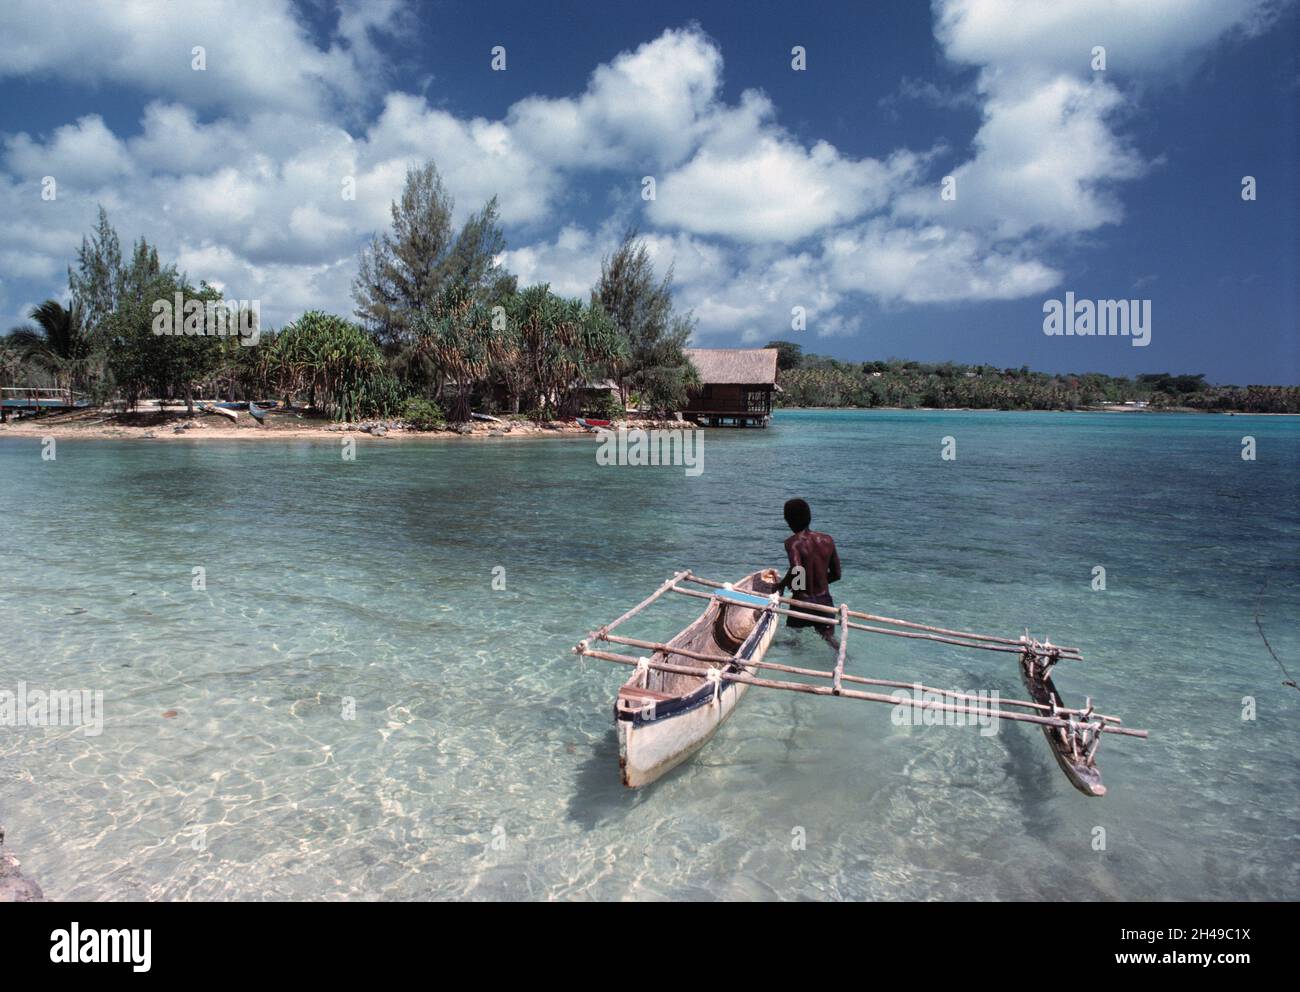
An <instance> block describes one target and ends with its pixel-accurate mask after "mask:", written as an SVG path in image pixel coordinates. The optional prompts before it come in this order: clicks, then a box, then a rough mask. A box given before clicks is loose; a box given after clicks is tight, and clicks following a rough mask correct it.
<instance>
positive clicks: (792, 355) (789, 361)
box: [766, 341, 803, 372]
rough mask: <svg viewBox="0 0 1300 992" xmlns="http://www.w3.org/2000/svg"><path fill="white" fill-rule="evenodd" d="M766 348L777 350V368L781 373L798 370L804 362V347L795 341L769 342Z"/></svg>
mask: <svg viewBox="0 0 1300 992" xmlns="http://www.w3.org/2000/svg"><path fill="white" fill-rule="evenodd" d="M766 347H768V348H775V349H776V368H777V371H779V372H785V371H787V370H788V369H797V368H798V367H799V365H800V363H801V362H802V361H803V345H800V344H795V343H794V342H793V341H769V342H768V343H767V345H766Z"/></svg>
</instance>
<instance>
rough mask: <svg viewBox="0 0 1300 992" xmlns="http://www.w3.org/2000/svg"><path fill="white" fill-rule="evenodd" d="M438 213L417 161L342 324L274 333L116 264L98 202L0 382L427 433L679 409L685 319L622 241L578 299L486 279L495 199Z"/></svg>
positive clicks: (115, 245) (432, 175)
mask: <svg viewBox="0 0 1300 992" xmlns="http://www.w3.org/2000/svg"><path fill="white" fill-rule="evenodd" d="M453 214H454V204H453V202H452V198H451V196H450V195H449V194H448V193H447V191H446V190H445V188H444V187H443V184H442V180H441V178H440V176H439V174H438V170H437V167H436V166H435V165H434V164H433V163H432V162H428V163H426V164H425V165H423V166H422V167H419V168H413V169H410V170H408V172H407V175H406V183H405V185H404V187H403V190H402V196H401V199H400V201H398V202H395V203H393V205H392V219H393V223H392V229H391V231H389V232H379V233H377V234H376V236H375V237H374V238H373V239H372V240H371V241H370V243H369V244H368V245H366V246H365V247H364V248H363V249H362V251H361V255H360V258H359V259H358V265H357V277H356V279H355V280H354V282H353V286H352V297H353V301H354V302H355V303H356V309H355V310H354V315H355V317H356V318H357V319H356V320H353V319H352V318H351V317H350V316H343V315H338V314H331V313H325V312H323V311H319V310H309V311H307V312H306V313H303V314H301V315H300V316H299V317H298V319H297V320H295V321H293V322H292V323H290V324H288V325H287V326H285V327H281V328H279V329H278V330H272V329H268V328H264V327H261V326H260V325H259V323H258V318H259V315H260V312H261V303H262V301H261V300H232V299H231V298H230V295H228V294H225V293H223V292H222V291H221V288H220V287H217V286H214V285H211V284H209V283H207V282H205V281H203V280H201V279H200V280H197V281H196V280H194V279H191V278H190V277H189V276H188V275H187V274H186V273H183V272H181V271H179V270H178V268H177V266H176V265H175V264H174V263H170V264H169V263H167V262H165V261H163V260H162V259H161V258H160V257H159V253H158V249H157V248H156V247H155V246H154V245H151V244H149V243H148V242H147V241H146V240H145V239H144V238H143V237H141V238H140V239H139V241H138V242H136V244H135V246H134V249H133V250H128V251H127V253H126V254H123V251H122V245H121V241H120V239H119V238H118V234H117V231H116V230H115V229H114V228H113V226H112V224H110V223H109V219H108V214H107V212H106V211H105V210H104V209H103V208H102V207H101V208H100V211H99V217H98V222H97V224H96V227H95V230H94V231H93V232H92V234H91V235H90V236H89V237H88V238H83V239H82V244H81V249H80V250H79V251H78V252H77V258H76V260H75V262H74V264H73V265H72V266H70V267H69V269H68V294H67V303H66V305H65V303H64V302H63V301H61V300H57V299H50V300H47V301H45V302H44V303H42V304H40V305H39V306H36V307H34V308H33V309H32V310H31V312H30V319H31V321H32V323H31V324H30V325H22V326H19V327H16V328H14V329H13V330H12V331H11V332H10V333H9V334H5V335H0V387H7V386H15V387H46V386H55V387H58V388H60V389H68V390H71V391H72V392H73V393H76V394H78V395H80V396H84V397H87V398H89V399H90V400H91V401H92V402H97V403H104V402H113V403H117V404H121V405H122V406H123V408H125V409H128V410H131V409H135V408H136V407H137V406H138V405H139V404H140V403H141V401H142V400H144V399H147V398H159V399H173V400H184V401H185V402H186V403H187V405H188V406H189V407H190V410H191V411H193V410H194V408H195V401H196V399H199V398H204V397H207V398H214V399H215V398H226V399H253V400H260V399H265V398H282V399H283V400H284V403H285V405H286V406H287V405H291V404H298V403H303V404H305V405H306V406H307V407H309V408H310V409H313V410H316V411H318V412H319V413H321V414H323V415H325V416H329V417H332V418H334V419H336V420H356V419H361V418H366V417H389V416H399V415H400V416H403V417H404V418H405V419H407V420H408V421H411V422H419V423H427V424H436V423H439V422H440V421H441V420H442V418H443V416H444V415H445V416H446V419H449V420H453V421H465V420H468V419H469V418H470V414H471V413H472V412H476V411H477V412H489V413H504V414H520V413H522V414H525V415H527V416H529V417H532V418H534V419H536V420H548V419H551V418H553V417H557V416H572V415H575V414H577V413H580V412H586V413H588V414H589V415H596V416H599V417H603V418H613V417H621V416H622V415H623V413H624V410H625V408H626V407H627V406H628V405H629V404H630V405H633V406H635V407H636V408H637V409H638V410H640V411H643V412H646V413H653V414H659V415H663V414H666V413H668V412H671V411H673V410H677V409H680V408H681V407H682V405H683V404H684V403H685V402H686V397H687V394H688V390H689V389H690V388H691V387H692V386H694V385H696V384H698V382H699V373H698V371H697V370H696V369H695V367H694V366H693V365H692V364H691V363H690V360H689V359H688V358H687V356H686V353H685V350H684V348H685V345H686V343H687V341H688V340H689V339H690V336H691V332H692V330H693V328H694V326H695V319H694V317H693V316H692V315H691V314H690V313H683V312H679V311H678V310H676V308H675V307H674V305H673V299H672V292H671V285H670V284H671V274H666V275H664V276H663V278H660V277H659V276H657V275H656V273H655V271H654V266H653V264H652V261H651V258H650V254H649V250H648V249H647V247H646V244H645V241H644V239H642V238H640V237H638V236H637V234H636V231H635V230H629V231H627V232H626V234H625V235H624V237H623V241H622V243H621V244H620V245H619V246H618V247H617V248H616V249H615V250H614V251H613V252H612V253H611V254H610V255H607V256H605V257H604V258H602V259H601V265H600V276H599V278H598V279H597V281H596V283H595V285H594V286H593V287H592V288H591V292H590V294H589V295H587V297H586V298H585V299H583V298H571V297H566V296H563V295H560V294H557V293H555V292H553V291H552V290H551V288H550V286H549V285H548V284H546V283H540V284H537V285H533V286H519V285H518V281H517V279H516V278H515V276H514V275H512V274H511V273H509V272H507V271H505V269H504V268H502V264H501V260H502V258H503V257H504V255H505V249H506V241H505V235H504V233H503V231H502V228H501V223H500V220H499V218H498V216H497V205H496V199H495V198H493V199H491V200H489V201H488V202H487V203H486V204H484V206H483V208H482V209H481V210H479V211H478V212H477V213H474V214H471V215H470V217H469V219H468V220H467V221H465V223H464V226H463V227H461V228H460V230H459V232H458V231H457V230H456V229H455V228H454V227H453V225H452V216H453ZM232 327H237V328H238V333H237V334H235V333H234V331H232V330H231V328H232ZM610 383H612V384H613V388H611V387H610V385H609V384H610ZM589 384H593V385H594V386H595V387H596V388H595V389H592V388H589ZM593 394H594V395H593Z"/></svg>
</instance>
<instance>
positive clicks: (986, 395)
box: [768, 341, 1300, 413]
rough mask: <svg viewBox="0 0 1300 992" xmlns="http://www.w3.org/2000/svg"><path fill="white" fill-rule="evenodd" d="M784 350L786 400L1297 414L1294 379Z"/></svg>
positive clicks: (782, 345) (787, 345)
mask: <svg viewBox="0 0 1300 992" xmlns="http://www.w3.org/2000/svg"><path fill="white" fill-rule="evenodd" d="M768 347H769V348H776V349H778V351H779V352H780V357H779V359H778V372H777V382H778V384H779V385H780V387H781V392H780V393H779V394H778V395H777V404H778V405H779V406H787V407H805V406H828V407H877V406H885V407H935V408H944V407H968V408H973V409H985V410H1081V409H1087V408H1089V407H1097V406H1101V405H1103V404H1107V403H1128V402H1131V401H1133V402H1145V403H1146V404H1147V405H1148V406H1149V407H1150V408H1151V409H1177V408H1184V409H1192V410H1225V411H1227V410H1233V411H1244V412H1250V413H1300V387H1297V386H1215V385H1211V384H1210V383H1207V382H1206V381H1205V376H1204V375H1170V374H1169V373H1166V372H1159V373H1152V374H1147V375H1139V376H1138V377H1137V378H1136V379H1130V378H1127V377H1124V376H1112V375H1104V374H1102V373H1100V372H1081V373H1069V374H1065V375H1054V374H1051V373H1048V372H1033V371H1031V370H1030V369H1029V367H1028V366H1024V365H1022V366H1021V367H1020V368H995V367H994V366H992V365H961V364H958V363H956V362H943V363H939V364H932V363H926V362H910V361H902V360H900V359H890V360H889V361H883V362H879V361H877V362H842V361H839V360H838V359H834V358H826V357H824V356H822V355H812V354H807V355H805V354H804V353H803V349H802V347H801V346H800V345H798V344H794V343H792V342H789V341H773V342H770V343H769V344H768Z"/></svg>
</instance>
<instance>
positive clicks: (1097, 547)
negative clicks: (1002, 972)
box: [0, 412, 1300, 899]
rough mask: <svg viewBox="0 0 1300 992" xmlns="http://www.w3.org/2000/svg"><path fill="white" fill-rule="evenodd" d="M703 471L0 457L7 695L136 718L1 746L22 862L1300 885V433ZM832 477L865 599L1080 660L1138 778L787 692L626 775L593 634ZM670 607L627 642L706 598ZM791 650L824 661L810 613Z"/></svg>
mask: <svg viewBox="0 0 1300 992" xmlns="http://www.w3.org/2000/svg"><path fill="white" fill-rule="evenodd" d="M1246 434H1250V435H1253V436H1254V437H1255V438H1256V440H1257V444H1258V452H1259V454H1258V459H1257V460H1256V461H1254V462H1246V461H1243V460H1242V459H1241V457H1240V450H1241V438H1242V436H1243V435H1246ZM946 435H949V436H952V437H954V438H955V439H956V442H957V456H958V457H957V459H956V460H955V461H944V460H942V459H941V458H940V446H941V439H942V438H943V437H944V436H946ZM704 455H705V457H704V472H703V474H702V475H700V476H699V477H698V478H690V477H687V476H686V475H685V473H684V472H683V471H682V469H680V468H676V469H670V468H650V467H645V468H640V467H624V468H611V467H601V466H598V465H597V464H596V462H595V458H594V443H593V442H592V441H591V439H586V438H583V439H555V440H537V439H522V440H506V439H503V440H500V441H494V442H479V441H430V442H410V443H392V442H387V443H386V442H370V443H364V442H363V443H361V444H360V446H359V455H358V458H357V460H356V461H355V462H352V463H348V462H344V461H343V460H342V459H341V458H340V457H339V448H338V445H337V444H336V443H333V442H285V443H280V442H262V443H213V442H196V443H181V442H176V443H165V444H164V443H158V444H151V443H148V442H125V441H124V442H116V441H98V442H92V441H85V442H75V441H66V442H60V443H59V447H58V458H57V460H56V461H53V462H43V461H42V460H41V458H40V447H39V444H38V443H37V442H36V441H34V440H18V439H13V438H4V437H3V436H2V435H0V496H3V499H4V511H3V513H2V514H0V631H3V637H2V640H3V649H2V652H0V689H9V690H11V691H12V690H15V689H16V687H17V683H18V682H19V681H20V680H22V681H26V683H27V684H28V685H29V686H31V687H41V688H89V689H92V690H96V689H97V690H102V691H103V693H104V700H105V703H104V705H105V714H106V715H105V721H104V729H103V733H102V734H101V735H99V736H87V735H86V734H85V733H84V732H83V731H82V730H81V729H79V728H67V727H63V728H49V729H46V728H33V727H18V728H12V727H0V822H3V823H4V825H5V826H6V828H7V830H8V835H9V843H8V848H9V849H10V850H12V851H14V852H15V853H18V854H19V855H20V857H21V858H22V860H23V864H24V869H25V870H26V871H27V872H28V873H29V874H30V875H31V876H32V877H34V878H35V879H36V880H37V881H39V882H40V883H41V885H42V886H43V887H44V889H45V891H46V893H47V894H48V895H49V896H50V897H52V898H55V899H79V898H81V899H110V898H162V899H186V898H189V899H214V898H248V899H257V898H313V899H341V898H373V899H378V898H383V899H425V898H475V899H491V898H514V899H580V898H595V899H624V898H643V899H658V898H693V899H715V898H732V899H734V898H784V899H820V898H889V899H918V898H919V899H931V898H947V899H954V898H961V899H1013V898H1029V899H1092V898H1103V899H1113V898H1125V899H1147V898H1153V899H1162V898H1183V899H1197V898H1206V899H1225V898H1244V899H1277V898H1283V899H1286V898H1296V896H1297V894H1298V887H1297V881H1298V878H1297V858H1296V853H1297V849H1298V847H1300V845H1298V843H1297V841H1298V834H1300V828H1298V827H1297V823H1298V822H1300V816H1298V813H1300V808H1298V807H1300V803H1298V800H1297V794H1298V793H1300V789H1298V786H1300V766H1298V759H1297V754H1298V746H1300V745H1298V735H1297V720H1300V692H1297V691H1296V690H1295V689H1292V688H1286V687H1284V686H1282V685H1281V684H1280V683H1281V680H1282V675H1281V672H1280V671H1279V669H1278V666H1277V664H1276V663H1275V662H1274V660H1273V659H1272V658H1271V657H1270V656H1269V654H1268V652H1267V650H1266V648H1265V646H1264V642H1263V640H1262V639H1261V637H1260V634H1259V632H1258V630H1257V629H1256V623H1255V614H1256V613H1257V612H1258V613H1260V614H1261V622H1262V624H1263V626H1264V631H1265V633H1266V634H1267V636H1268V639H1269V641H1270V642H1271V643H1272V646H1273V649H1274V650H1275V651H1276V652H1277V654H1278V656H1279V657H1280V658H1281V659H1282V660H1283V662H1285V663H1286V664H1287V666H1288V667H1289V668H1290V669H1291V671H1292V673H1293V675H1294V674H1300V630H1298V627H1297V624H1296V618H1297V616H1300V590H1298V583H1297V577H1298V568H1300V566H1298V564H1297V562H1298V561H1300V554H1298V552H1300V505H1298V501H1297V488H1296V480H1297V478H1300V471H1298V470H1300V423H1298V422H1297V421H1295V420H1294V419H1290V418H1278V417H1231V418H1229V417H1210V416H1176V415H1169V416H1145V415H1089V414H1042V415H1038V414H1010V413H1006V414H1000V413H965V412H906V413H891V412H806V413H790V412H783V413H781V414H779V416H778V418H777V420H776V423H775V425H774V426H773V427H772V428H771V429H769V430H767V431H714V432H711V433H709V434H708V435H707V440H706V443H705V449H704ZM795 494H800V495H804V496H806V497H807V498H808V499H809V500H810V501H811V502H812V504H813V508H814V513H815V522H814V526H817V527H819V528H821V529H825V530H828V531H830V532H831V533H832V534H834V535H835V537H836V540H837V541H838V544H839V547H840V554H841V556H842V558H843V562H844V568H845V577H844V580H843V582H842V583H840V584H839V585H838V586H837V587H836V588H835V593H836V595H837V598H838V599H842V600H847V601H848V602H850V603H851V604H853V605H854V606H856V607H859V608H866V609H871V610H873V611H875V612H880V613H885V614H889V615H893V616H904V617H911V618H915V619H920V620H928V621H930V622H934V623H938V624H942V625H944V626H954V627H966V628H970V629H976V630H983V631H987V632H991V633H1006V634H1010V635H1013V636H1014V635H1017V634H1018V633H1019V632H1020V631H1021V630H1022V629H1023V628H1024V627H1025V626H1029V627H1030V628H1031V629H1032V631H1033V632H1034V633H1035V634H1037V635H1040V636H1041V635H1050V637H1051V638H1052V640H1053V641H1054V642H1056V643H1064V644H1072V645H1077V646H1080V647H1082V649H1083V651H1084V654H1085V656H1086V659H1087V660H1085V661H1084V662H1083V663H1081V664H1076V665H1062V667H1061V669H1058V677H1057V681H1058V684H1059V685H1060V687H1061V690H1062V692H1063V693H1064V694H1065V695H1066V698H1067V701H1069V702H1074V701H1079V700H1082V697H1083V696H1084V695H1085V694H1089V695H1092V696H1093V697H1094V698H1095V699H1096V700H1097V701H1098V704H1099V706H1100V708H1101V709H1102V710H1103V711H1105V712H1110V713H1118V714H1120V715H1121V716H1123V717H1124V718H1125V721H1126V723H1128V724H1130V725H1132V726H1138V727H1146V728H1149V729H1150V730H1151V732H1152V738H1151V740H1150V741H1147V742H1141V741H1135V740H1128V739H1121V738H1108V739H1107V740H1106V742H1105V743H1104V744H1103V747H1102V751H1101V759H1100V764H1101V767H1102V769H1103V773H1104V777H1105V780H1106V782H1107V784H1108V786H1109V788H1110V794H1109V795H1108V796H1107V797H1106V798H1104V799H1100V800H1096V799H1088V798H1085V797H1084V796H1082V795H1080V794H1078V793H1076V792H1075V791H1074V790H1073V789H1072V788H1071V787H1070V786H1069V784H1068V783H1067V782H1066V780H1065V778H1064V776H1063V775H1061V773H1060V772H1059V771H1058V770H1057V768H1056V766H1055V763H1054V761H1053V760H1052V758H1051V756H1050V753H1049V751H1048V749H1047V746H1046V744H1045V742H1044V741H1043V739H1042V735H1041V732H1040V731H1039V730H1038V729H1036V728H1032V727H1029V726H1019V725H1009V726H1004V727H1002V728H1001V730H1000V732H999V733H998V734H997V735H996V736H994V737H982V736H980V734H979V731H978V728H971V727H966V728H954V727H922V728H913V729H911V730H908V729H907V728H902V727H896V726H894V725H893V724H892V723H891V720H890V710H889V708H888V707H884V706H876V705H870V704H865V703H855V702H847V701H842V700H831V699H824V698H808V697H803V696H799V695H796V694H793V693H779V692H764V691H763V690H753V691H751V692H750V693H749V694H748V696H747V697H746V699H745V701H744V704H743V706H742V708H741V710H740V711H739V713H738V714H737V717H736V718H735V719H734V720H733V721H732V722H730V723H729V724H727V725H726V726H725V727H724V728H723V729H722V731H721V732H720V733H719V735H718V736H717V737H716V738H715V739H714V741H713V742H712V743H711V744H710V745H709V746H708V747H707V748H706V749H705V750H704V751H703V752H702V753H701V754H700V755H698V756H697V757H696V759H695V760H693V761H691V762H690V763H689V764H687V765H685V766H683V767H682V768H681V769H679V770H678V771H677V772H675V773H673V774H672V775H671V776H670V777H668V778H666V779H665V780H663V781H661V782H660V783H658V784H657V785H655V786H653V787H651V788H649V789H646V790H642V791H639V792H636V793H634V792H631V791H628V790H625V789H623V787H622V786H621V785H620V784H619V781H618V772H617V747H616V744H615V740H614V736H613V731H612V723H611V709H612V700H613V697H614V693H615V691H616V687H617V685H618V683H619V682H620V681H621V680H622V679H623V678H624V677H625V675H626V670H624V669H622V668H615V667H613V666H609V665H606V664H604V663H603V662H595V661H588V662H586V663H585V664H583V663H579V661H578V660H577V659H576V658H574V657H573V656H572V655H571V654H569V653H568V649H569V647H570V646H571V645H572V644H573V643H574V642H575V641H576V640H577V639H578V638H579V637H580V636H582V635H583V634H584V633H585V632H586V631H587V630H589V629H591V628H592V627H594V626H597V625H598V624H600V623H603V622H606V621H608V620H610V619H612V618H613V617H614V616H616V615H617V614H618V613H620V612H622V611H623V610H624V609H626V608H627V607H628V606H630V605H631V604H632V603H634V602H636V601H637V600H639V599H640V598H642V597H643V596H645V595H646V594H648V593H649V591H650V590H651V589H653V588H654V586H656V585H657V584H658V583H659V582H660V581H662V580H663V579H664V578H665V577H667V576H668V575H669V574H671V573H672V572H673V571H674V570H675V569H677V568H683V567H690V568H692V569H694V570H695V571H696V572H698V573H700V574H703V575H707V576H712V577H722V578H734V577H739V576H740V575H742V574H743V573H745V572H747V571H750V570H751V569H753V568H756V567H759V566H762V565H768V564H771V565H777V564H780V557H781V540H782V539H783V537H784V536H785V533H787V532H786V531H785V528H784V524H783V523H782V520H781V513H780V511H781V504H782V502H783V501H784V500H785V499H786V498H788V497H789V496H791V495H795ZM1095 565H1102V566H1104V567H1105V569H1106V573H1107V575H1106V578H1107V589H1106V591H1104V592H1101V591H1096V592H1094V591H1092V590H1091V589H1090V582H1091V579H1092V569H1093V566H1095ZM196 566H198V567H202V568H203V569H205V570H206V584H207V588H206V590H203V591H195V590H193V589H192V588H191V578H192V569H193V568H194V567H196ZM496 566H500V567H501V568H503V569H504V570H505V571H504V576H505V583H506V588H505V590H494V589H493V587H492V580H493V574H494V573H493V569H494V567H496ZM674 599H675V601H674V602H672V603H669V604H666V605H665V606H663V607H662V608H656V609H655V610H652V611H650V612H649V613H648V614H647V615H646V619H645V621H644V622H641V621H640V618H638V622H637V623H636V624H635V625H629V626H630V627H632V630H633V632H635V633H641V634H646V635H656V636H667V635H669V634H671V633H672V632H673V631H674V630H676V629H678V628H679V627H680V626H682V625H683V624H684V622H685V621H686V620H687V619H688V618H689V617H690V616H691V615H693V614H694V613H696V612H698V607H699V605H700V604H699V603H698V601H695V600H685V599H681V600H680V601H676V598H674ZM850 643H851V645H852V649H851V651H850V657H851V662H850V666H849V668H850V670H851V671H855V672H858V673H861V674H866V675H875V676H881V677H902V678H913V677H915V678H918V679H923V680H925V681H926V682H928V683H930V684H935V685H941V686H945V687H949V688H958V689H993V688H996V689H999V690H1001V691H1002V692H1003V694H1004V695H1006V696H1008V697H1014V698H1021V697H1022V691H1021V689H1020V687H1019V681H1018V678H1017V677H1016V673H1015V664H1014V658H1012V657H1011V656H1004V655H998V654H993V653H986V652H962V651H960V650H959V649H957V648H951V647H947V646H941V645H934V644H925V643H914V642H909V641H904V640H902V639H896V638H874V639H873V638H870V637H869V636H868V635H865V634H862V635H857V636H856V637H851V640H850ZM769 658H771V659H772V660H778V661H785V662H792V663H796V664H799V663H802V664H812V665H817V666H819V667H824V666H825V665H826V663H827V661H828V658H827V651H826V649H825V648H824V646H822V645H821V644H820V642H819V641H818V639H817V638H816V637H815V636H814V635H812V634H810V633H804V634H803V635H802V636H801V637H799V638H798V639H795V638H793V637H792V636H791V635H790V634H787V633H785V632H782V634H781V635H780V639H779V640H778V642H777V643H776V645H775V646H774V648H773V650H772V652H771V653H770V654H769ZM1246 696H1251V697H1254V698H1255V700H1256V701H1257V703H1256V705H1257V718H1256V719H1254V720H1243V719H1242V712H1243V697H1246ZM344 697H351V698H353V699H354V700H355V718H354V719H350V720H349V719H345V718H344V717H343V708H344ZM169 710H175V711H176V712H177V715H176V716H175V717H174V718H164V717H163V713H164V712H165V711H169ZM1098 827H1101V828H1104V831H1105V850H1102V851H1099V850H1095V849H1094V838H1095V837H1096V836H1097V832H1096V828H1098ZM799 836H803V837H804V838H806V846H805V847H804V848H803V849H799V845H797V844H795V843H793V841H794V840H795V839H797V838H798V837H799Z"/></svg>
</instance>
